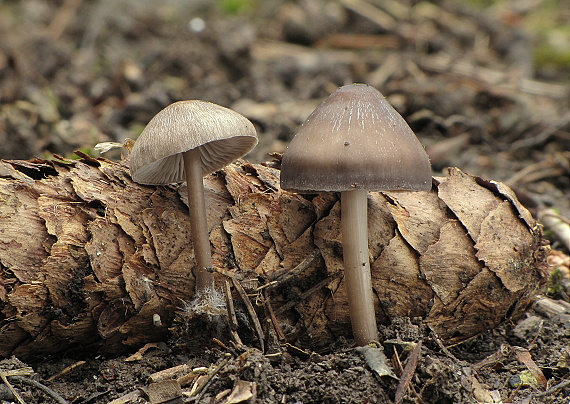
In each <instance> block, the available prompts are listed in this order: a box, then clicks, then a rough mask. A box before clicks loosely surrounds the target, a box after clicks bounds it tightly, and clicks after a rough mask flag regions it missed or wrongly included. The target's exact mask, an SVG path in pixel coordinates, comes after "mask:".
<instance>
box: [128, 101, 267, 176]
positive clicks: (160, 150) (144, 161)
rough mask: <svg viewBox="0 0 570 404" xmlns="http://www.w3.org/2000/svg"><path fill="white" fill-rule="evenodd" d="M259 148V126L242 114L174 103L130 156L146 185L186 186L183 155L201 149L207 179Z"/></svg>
mask: <svg viewBox="0 0 570 404" xmlns="http://www.w3.org/2000/svg"><path fill="white" fill-rule="evenodd" d="M256 144H257V134H256V131H255V127H254V126H253V124H252V123H251V122H250V121H249V120H248V119H247V118H245V117H244V116H242V115H240V114H238V113H237V112H235V111H233V110H231V109H228V108H225V107H222V106H220V105H216V104H212V103H211V102H206V101H199V100H191V101H179V102H175V103H174V104H171V105H169V106H168V107H166V108H164V109H163V110H162V111H160V112H159V113H158V114H156V115H155V116H154V117H153V118H152V119H151V120H150V122H149V123H148V125H147V126H146V127H145V128H144V130H143V131H142V133H141V134H140V136H139V138H138V139H137V141H136V143H135V146H134V147H133V150H132V152H131V155H130V168H131V176H132V177H133V180H134V181H136V182H138V183H141V184H151V185H159V184H171V183H174V182H182V181H185V176H184V161H183V158H182V153H184V152H186V151H188V150H192V149H195V148H200V159H201V161H202V174H203V175H206V174H209V173H211V172H213V171H216V170H219V169H220V168H222V167H224V166H226V165H228V164H229V163H231V162H232V161H234V160H236V159H238V158H240V157H242V156H243V155H245V154H247V153H248V152H249V151H251V149H253V148H254V147H255V145H256Z"/></svg>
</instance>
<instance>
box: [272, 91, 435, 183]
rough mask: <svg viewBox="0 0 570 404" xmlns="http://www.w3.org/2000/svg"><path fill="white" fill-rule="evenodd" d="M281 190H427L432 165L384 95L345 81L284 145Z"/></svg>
mask: <svg viewBox="0 0 570 404" xmlns="http://www.w3.org/2000/svg"><path fill="white" fill-rule="evenodd" d="M281 188H283V189H285V190H289V191H295V192H301V193H303V192H304V193H309V192H317V191H348V190H352V189H366V190H369V191H373V190H376V191H394V190H413V191H427V190H429V189H430V188H431V166H430V162H429V158H428V156H427V154H426V152H425V150H424V148H423V146H422V145H421V143H420V141H419V140H418V138H417V137H416V135H415V134H414V132H413V131H412V129H411V128H410V127H409V126H408V124H407V123H406V121H405V120H404V118H402V116H401V115H400V114H399V113H398V112H397V111H396V110H395V109H394V108H393V107H392V106H391V105H390V104H389V103H388V101H387V100H386V99H385V98H384V96H383V95H382V94H381V93H380V92H379V91H378V90H376V89H375V88H373V87H371V86H368V85H366V84H350V85H347V86H344V87H341V88H339V89H338V90H337V91H335V92H334V93H332V94H331V95H330V96H329V97H328V98H327V99H326V100H325V101H324V102H323V103H322V104H320V105H319V106H318V107H317V108H316V109H315V110H314V111H313V113H312V114H311V115H310V116H309V118H307V121H306V122H305V123H304V124H303V126H302V127H301V128H300V129H299V132H298V133H297V134H296V135H295V137H294V138H293V140H292V141H291V143H290V144H289V146H288V147H287V150H286V152H285V153H284V155H283V160H282V164H281Z"/></svg>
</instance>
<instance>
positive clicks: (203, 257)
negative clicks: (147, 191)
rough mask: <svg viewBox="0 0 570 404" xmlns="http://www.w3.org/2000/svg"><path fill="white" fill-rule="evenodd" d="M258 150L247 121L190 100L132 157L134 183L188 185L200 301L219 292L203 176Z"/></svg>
mask: <svg viewBox="0 0 570 404" xmlns="http://www.w3.org/2000/svg"><path fill="white" fill-rule="evenodd" d="M256 144H257V134H256V132H255V128H254V126H253V124H252V123H251V122H250V121H249V120H248V119H247V118H245V117H244V116H242V115H240V114H238V113H237V112H235V111H232V110H231V109H228V108H224V107H222V106H219V105H216V104H212V103H210V102H206V101H199V100H191V101H179V102H175V103H174V104H171V105H169V106H168V107H166V108H164V109H163V110H162V111H160V112H159V113H158V114H157V115H156V116H155V117H154V118H152V119H151V120H150V122H149V123H148V125H147V126H146V127H145V128H144V130H143V131H142V133H141V134H140V136H139V138H138V139H137V141H136V143H135V145H134V147H133V150H132V152H131V155H130V168H131V176H132V178H133V180H134V181H136V182H138V183H141V184H148V185H161V184H171V183H175V182H182V181H184V180H186V182H187V186H188V207H189V210H190V223H191V234H192V244H193V246H194V255H195V256H196V266H197V267H196V271H195V276H196V293H197V296H201V295H202V294H203V292H205V291H208V290H213V288H214V274H213V272H212V271H211V270H209V269H210V268H211V267H212V253H211V249H210V241H209V233H208V224H207V221H206V203H205V198H204V184H203V176H205V175H207V174H209V173H212V172H214V171H216V170H219V169H220V168H222V167H224V166H225V165H227V164H229V163H231V162H232V161H234V160H236V159H238V158H240V157H241V156H243V155H245V154H247V153H248V152H249V151H251V150H252V149H253V148H254V147H255V145H256Z"/></svg>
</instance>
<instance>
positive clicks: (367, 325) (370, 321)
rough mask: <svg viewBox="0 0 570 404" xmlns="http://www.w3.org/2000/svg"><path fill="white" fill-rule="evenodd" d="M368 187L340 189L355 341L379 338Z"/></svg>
mask: <svg viewBox="0 0 570 404" xmlns="http://www.w3.org/2000/svg"><path fill="white" fill-rule="evenodd" d="M367 211H368V191H366V190H364V189H354V190H351V191H343V192H342V193H341V232H342V244H343V258H344V277H345V282H346V283H345V284H346V291H347V295H348V309H349V313H350V320H351V322H352V333H353V336H354V340H355V342H356V345H358V346H363V345H366V344H368V343H369V342H370V341H372V340H378V329H377V327H376V313H375V311H374V297H373V294H372V277H371V275H370V259H369V257H368V212H367Z"/></svg>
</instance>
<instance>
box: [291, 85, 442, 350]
mask: <svg viewBox="0 0 570 404" xmlns="http://www.w3.org/2000/svg"><path fill="white" fill-rule="evenodd" d="M281 188H283V189H285V190H289V191H294V192H299V193H313V192H317V191H340V192H341V233H342V243H343V261H344V273H345V275H344V276H345V280H346V288H347V295H348V304H349V314H350V319H351V323H352V331H353V335H354V339H355V342H356V344H357V345H366V344H368V343H369V342H370V341H372V340H377V339H378V329H377V327H376V315H375V311H374V297H373V291H372V280H371V274H370V262H369V252H368V217H367V200H368V199H367V191H371V190H375V191H393V190H413V191H422V190H423V191H428V190H429V189H430V188H431V166H430V162H429V158H428V156H427V154H426V152H425V150H424V148H423V146H422V145H421V143H420V142H419V140H418V139H417V137H416V136H415V134H414V133H413V131H412V130H411V129H410V127H409V126H408V125H407V123H406V121H404V119H403V118H402V116H401V115H400V114H398V112H397V111H396V110H395V109H394V108H393V107H392V106H391V105H390V104H389V103H388V101H386V99H385V98H384V96H383V95H382V94H381V93H380V92H379V91H378V90H376V89H375V88H373V87H370V86H368V85H366V84H351V85H347V86H344V87H341V88H339V89H338V90H336V91H335V92H334V93H333V94H331V95H330V96H329V98H327V99H326V100H325V101H324V102H323V103H322V104H320V105H319V106H318V107H317V108H316V109H315V110H314V111H313V112H312V113H311V115H310V116H309V118H307V120H306V121H305V123H304V124H303V126H302V127H301V128H300V130H299V131H298V133H297V134H296V135H295V137H294V138H293V140H292V141H291V143H290V144H289V146H288V147H287V150H286V151H285V153H284V155H283V160H282V164H281Z"/></svg>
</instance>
